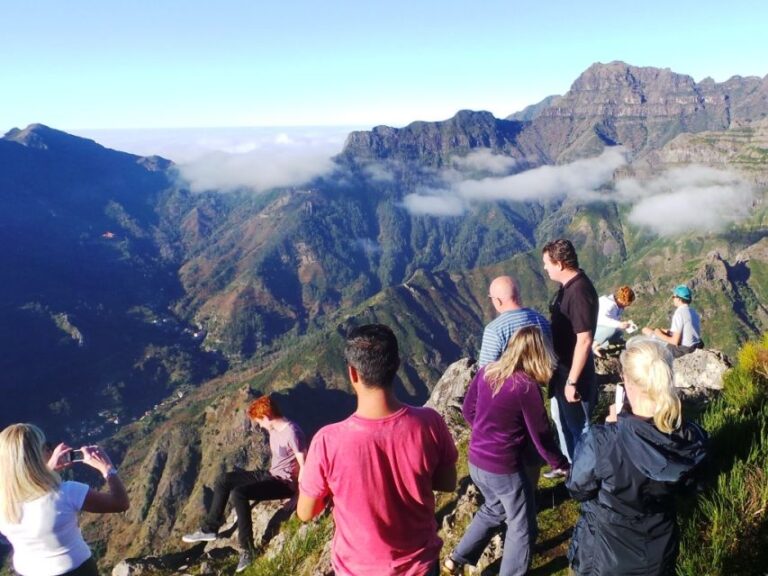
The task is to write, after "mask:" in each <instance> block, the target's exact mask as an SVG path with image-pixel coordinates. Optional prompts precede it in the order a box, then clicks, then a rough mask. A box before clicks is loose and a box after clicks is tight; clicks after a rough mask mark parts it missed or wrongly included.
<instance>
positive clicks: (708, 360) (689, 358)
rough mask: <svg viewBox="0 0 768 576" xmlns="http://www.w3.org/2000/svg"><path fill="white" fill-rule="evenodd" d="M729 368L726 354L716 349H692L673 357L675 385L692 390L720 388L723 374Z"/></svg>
mask: <svg viewBox="0 0 768 576" xmlns="http://www.w3.org/2000/svg"><path fill="white" fill-rule="evenodd" d="M729 368H731V362H730V361H729V360H728V358H727V356H725V354H723V353H722V352H719V351H717V350H694V351H693V352H691V353H690V354H686V355H685V356H681V357H680V358H675V363H674V370H675V386H676V387H677V388H685V389H694V390H701V389H705V390H722V389H723V374H725V372H726V370H728V369H729Z"/></svg>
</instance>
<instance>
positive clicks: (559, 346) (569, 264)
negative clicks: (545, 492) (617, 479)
mask: <svg viewBox="0 0 768 576" xmlns="http://www.w3.org/2000/svg"><path fill="white" fill-rule="evenodd" d="M542 261H543V262H544V270H546V271H547V274H548V275H549V278H550V279H551V280H554V281H555V282H558V283H559V284H560V289H559V290H558V292H557V294H556V295H555V297H554V299H553V300H552V303H551V304H550V312H551V314H552V318H551V322H552V344H553V346H554V349H555V354H557V358H558V364H557V370H556V371H555V374H554V376H553V377H552V381H551V382H550V384H549V388H550V390H549V393H550V396H552V397H554V398H555V401H556V402H555V403H553V404H556V408H557V410H553V419H554V420H555V425H556V426H557V427H558V433H559V435H560V443H561V448H562V450H563V453H564V454H565V455H566V456H568V459H569V460H572V458H573V451H574V448H575V447H576V443H577V442H578V440H579V438H580V437H581V433H582V432H583V431H584V429H585V427H586V424H587V423H588V421H589V417H590V416H591V414H592V409H593V408H594V407H595V404H596V402H597V384H596V382H595V364H594V359H593V357H592V338H593V337H594V335H595V328H596V327H597V312H598V296H597V292H596V291H595V287H594V286H593V285H592V282H591V281H590V279H589V278H587V275H586V274H584V271H583V270H581V269H580V268H579V259H578V256H577V255H576V250H575V249H574V247H573V244H571V242H570V241H569V240H565V239H558V240H553V241H552V242H548V243H547V244H546V245H545V246H544V248H543V249H542ZM554 408H555V406H553V409H554ZM554 412H557V413H558V414H554ZM553 473H554V474H552V473H550V474H545V476H549V477H552V476H553V475H557V472H556V471H553Z"/></svg>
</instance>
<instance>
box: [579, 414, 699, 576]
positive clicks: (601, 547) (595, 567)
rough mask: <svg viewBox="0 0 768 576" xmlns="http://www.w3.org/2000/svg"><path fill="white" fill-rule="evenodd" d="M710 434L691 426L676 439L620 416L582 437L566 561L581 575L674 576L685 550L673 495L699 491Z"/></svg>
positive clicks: (645, 422) (642, 421) (641, 420)
mask: <svg viewBox="0 0 768 576" xmlns="http://www.w3.org/2000/svg"><path fill="white" fill-rule="evenodd" d="M705 444H706V433H705V432H704V431H703V430H702V429H701V428H700V427H699V426H697V425H695V424H691V423H686V424H684V425H683V426H682V428H681V429H680V430H676V431H675V432H673V433H671V434H664V433H663V432H660V431H659V430H658V429H657V428H656V427H655V426H654V424H653V420H650V419H645V418H639V417H637V416H634V415H632V414H620V415H619V418H618V422H617V423H615V424H606V425H602V426H593V427H591V428H590V429H589V431H588V432H587V433H586V434H585V435H584V436H583V437H582V439H581V441H580V442H579V444H578V446H577V447H576V452H575V455H574V461H573V467H572V469H571V473H570V475H569V477H568V480H567V482H566V487H567V488H568V490H569V492H570V493H571V496H573V498H574V499H576V500H578V501H580V502H581V503H582V504H581V516H580V518H579V521H578V523H577V524H576V528H575V530H574V533H573V539H572V540H571V547H570V549H569V550H568V559H569V560H570V563H571V566H572V568H573V570H574V571H575V572H576V574H578V575H579V576H585V575H611V576H619V575H638V576H640V575H643V576H652V575H654V574H658V575H667V574H669V575H673V574H674V573H675V561H676V559H677V553H678V548H679V537H678V529H677V520H676V513H675V497H676V495H677V494H679V493H680V492H681V491H684V490H686V489H691V488H692V487H694V485H695V481H696V476H697V474H698V473H699V472H700V470H701V468H702V465H703V463H704V460H705V455H706V452H705Z"/></svg>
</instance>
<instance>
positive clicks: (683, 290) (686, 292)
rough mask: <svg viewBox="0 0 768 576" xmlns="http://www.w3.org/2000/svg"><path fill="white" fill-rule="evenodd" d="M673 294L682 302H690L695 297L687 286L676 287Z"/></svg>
mask: <svg viewBox="0 0 768 576" xmlns="http://www.w3.org/2000/svg"><path fill="white" fill-rule="evenodd" d="M672 294H674V295H675V296H677V297H678V298H680V299H681V300H688V301H690V300H691V299H692V297H693V294H691V289H690V288H688V286H686V285H685V284H680V285H679V286H675V289H674V290H672Z"/></svg>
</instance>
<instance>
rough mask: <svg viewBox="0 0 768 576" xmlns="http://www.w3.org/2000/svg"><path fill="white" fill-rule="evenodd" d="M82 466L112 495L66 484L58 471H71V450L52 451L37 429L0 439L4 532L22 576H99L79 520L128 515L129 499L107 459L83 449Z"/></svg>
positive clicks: (14, 429) (0, 528)
mask: <svg viewBox="0 0 768 576" xmlns="http://www.w3.org/2000/svg"><path fill="white" fill-rule="evenodd" d="M81 451H82V455H81V456H80V457H81V458H82V463H83V464H85V465H87V466H90V467H91V468H94V469H96V470H98V471H99V472H100V473H101V475H102V476H103V477H104V480H105V481H106V485H107V490H106V491H104V492H100V491H97V490H93V489H92V488H90V487H89V486H88V485H87V484H82V483H80V482H71V481H62V480H61V478H60V477H59V474H58V471H59V470H63V469H65V468H68V467H70V466H72V463H73V461H72V452H73V450H72V448H70V447H69V446H67V445H66V444H63V443H62V444H59V445H58V446H56V447H55V448H53V449H50V448H49V447H48V446H47V445H46V442H45V436H44V435H43V432H42V431H41V430H40V429H39V428H38V427H37V426H35V425H33V424H12V425H10V426H8V427H7V428H6V429H5V430H3V431H2V432H1V433H0V532H2V533H3V534H4V535H5V536H6V538H7V539H8V541H9V542H10V543H11V545H12V546H13V566H14V569H15V570H16V572H18V573H19V574H21V576H65V575H66V576H98V574H99V572H98V568H97V567H96V561H95V560H94V558H93V556H92V555H91V551H90V549H89V548H88V545H87V544H86V543H85V541H84V540H83V536H82V534H81V533H80V527H79V526H78V514H79V512H80V511H81V510H85V511H86V512H95V513H107V512H123V511H125V510H127V509H128V506H129V501H128V495H127V493H126V491H125V487H124V486H123V482H122V481H121V480H120V477H119V476H118V475H117V469H116V468H115V467H114V466H113V465H112V461H111V460H110V459H109V456H107V454H106V453H104V451H103V450H101V448H99V447H98V446H83V447H82V448H81Z"/></svg>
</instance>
